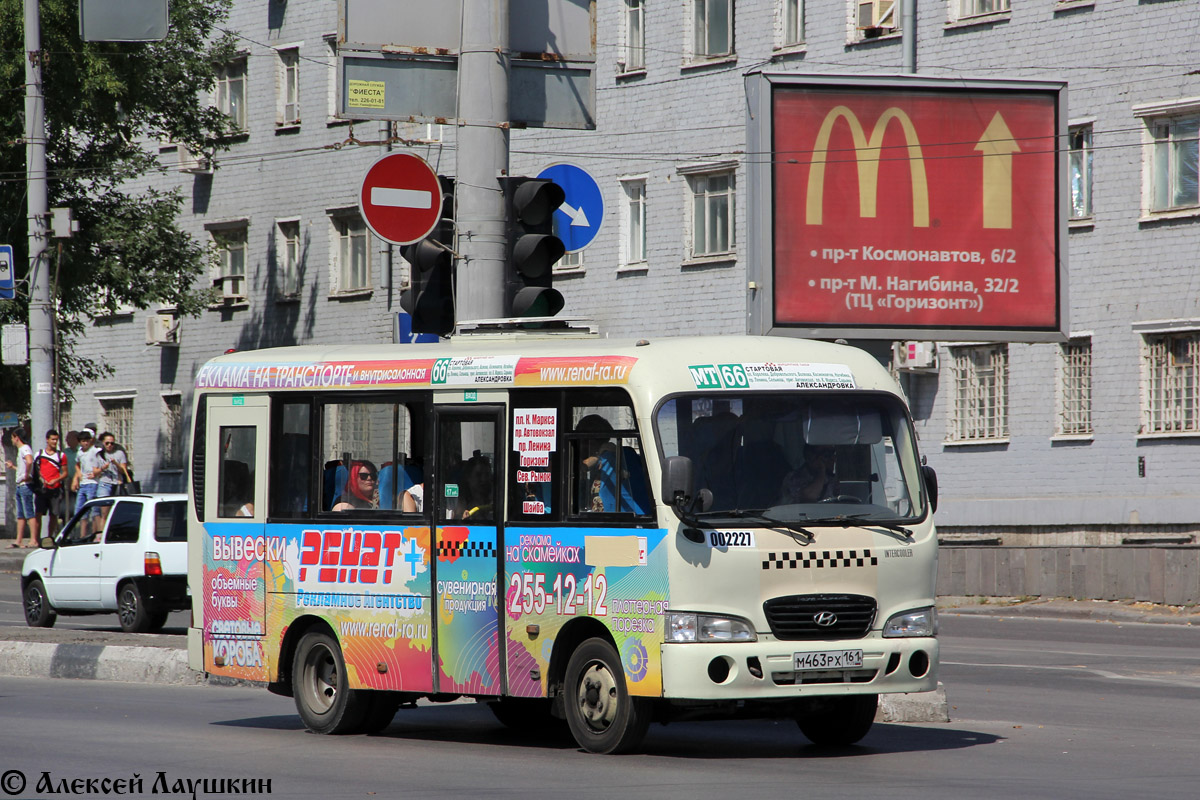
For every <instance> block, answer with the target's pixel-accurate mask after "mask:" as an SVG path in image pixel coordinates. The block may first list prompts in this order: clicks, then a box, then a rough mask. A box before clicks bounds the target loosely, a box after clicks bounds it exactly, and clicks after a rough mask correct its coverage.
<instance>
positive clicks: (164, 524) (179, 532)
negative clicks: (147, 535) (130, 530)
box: [154, 500, 187, 542]
mask: <svg viewBox="0 0 1200 800" xmlns="http://www.w3.org/2000/svg"><path fill="white" fill-rule="evenodd" d="M186 510H187V503H186V502H184V501H182V500H180V501H178V502H176V501H171V502H167V503H159V504H158V505H156V506H155V508H154V539H155V541H159V542H186V541H187V520H186V519H185V518H184V513H185V512H186Z"/></svg>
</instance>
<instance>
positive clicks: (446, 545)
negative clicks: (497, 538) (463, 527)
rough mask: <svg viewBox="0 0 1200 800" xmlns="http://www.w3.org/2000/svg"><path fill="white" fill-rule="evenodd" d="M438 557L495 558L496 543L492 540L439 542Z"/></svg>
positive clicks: (441, 558) (440, 558)
mask: <svg viewBox="0 0 1200 800" xmlns="http://www.w3.org/2000/svg"><path fill="white" fill-rule="evenodd" d="M437 557H438V560H439V561H441V560H443V559H447V558H450V559H453V558H495V557H496V545H495V544H494V543H492V542H471V541H466V542H438V546H437Z"/></svg>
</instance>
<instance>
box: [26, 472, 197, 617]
mask: <svg viewBox="0 0 1200 800" xmlns="http://www.w3.org/2000/svg"><path fill="white" fill-rule="evenodd" d="M186 514H187V495H184V494H148V495H132V496H128V497H126V496H120V497H106V498H104V499H102V500H93V501H91V502H90V503H88V504H87V505H85V506H84V507H83V508H81V509H80V510H79V513H78V514H76V515H75V516H74V517H73V518H72V519H71V521H70V522H68V523H67V524H66V526H65V527H64V528H63V530H62V532H61V533H59V535H58V536H57V537H56V538H54V539H53V540H52V539H50V538H49V537H46V538H44V539H42V540H41V542H40V545H41V549H39V550H34V551H33V552H32V553H30V554H29V555H28V556H26V557H25V563H24V565H23V566H22V567H21V597H22V598H23V600H24V605H25V621H26V622H27V623H28V624H29V625H30V626H31V627H35V628H49V627H50V626H52V625H53V624H54V621H55V619H56V618H57V616H58V615H59V614H63V615H66V616H70V615H77V614H80V615H81V614H113V613H115V614H117V615H118V617H119V618H120V620H121V629H122V630H125V631H130V632H135V633H140V632H145V631H156V630H158V629H160V628H162V626H163V625H164V624H165V623H166V621H167V614H169V613H170V612H171V611H178V610H185V609H189V608H191V597H190V595H189V594H188V586H187V519H186Z"/></svg>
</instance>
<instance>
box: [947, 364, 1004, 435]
mask: <svg viewBox="0 0 1200 800" xmlns="http://www.w3.org/2000/svg"><path fill="white" fill-rule="evenodd" d="M950 352H951V357H952V362H953V371H954V418H953V420H952V422H951V425H950V436H949V437H948V438H949V439H950V441H957V442H971V441H988V440H992V439H1003V438H1006V437H1007V436H1008V346H1007V345H984V346H974V347H953V348H951V349H950Z"/></svg>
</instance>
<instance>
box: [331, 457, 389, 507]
mask: <svg viewBox="0 0 1200 800" xmlns="http://www.w3.org/2000/svg"><path fill="white" fill-rule="evenodd" d="M363 508H379V472H378V470H376V469H375V465H374V464H372V463H371V462H370V461H367V460H365V459H364V460H362V461H351V462H350V470H349V477H347V478H346V488H345V490H344V491H343V492H342V494H341V495H340V496H339V497H338V498H337V499H336V500H335V501H334V504H333V510H334V511H353V510H355V509H363Z"/></svg>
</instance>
